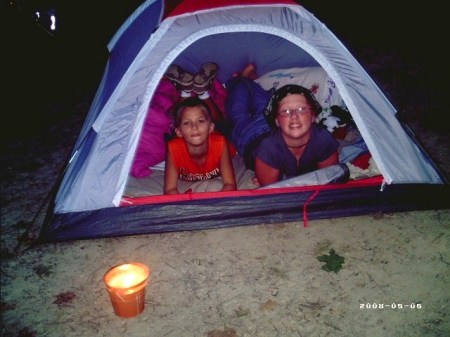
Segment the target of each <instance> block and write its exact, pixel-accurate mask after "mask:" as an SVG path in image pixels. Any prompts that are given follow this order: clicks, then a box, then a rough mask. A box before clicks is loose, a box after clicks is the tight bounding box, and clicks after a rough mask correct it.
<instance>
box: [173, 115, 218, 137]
mask: <svg viewBox="0 0 450 337" xmlns="http://www.w3.org/2000/svg"><path fill="white" fill-rule="evenodd" d="M213 131H214V124H213V123H212V122H211V119H209V118H207V115H206V113H205V112H204V111H203V109H202V108H201V107H198V106H194V107H188V108H186V109H185V110H184V111H183V112H182V114H181V123H180V126H179V127H178V128H176V129H175V133H176V134H177V136H178V137H183V138H184V140H185V141H186V142H187V143H188V144H192V145H200V144H203V143H204V142H206V141H207V140H208V135H209V134H210V133H211V132H213Z"/></svg>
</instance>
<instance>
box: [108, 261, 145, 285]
mask: <svg viewBox="0 0 450 337" xmlns="http://www.w3.org/2000/svg"><path fill="white" fill-rule="evenodd" d="M147 277H148V271H147V270H145V269H143V268H142V267H139V266H136V265H133V264H123V265H120V266H118V267H116V268H114V269H113V270H111V276H110V278H109V279H108V280H107V284H108V285H109V286H110V287H112V288H121V289H126V288H131V287H134V286H136V285H138V284H140V283H142V282H143V281H145V280H146V279H147Z"/></svg>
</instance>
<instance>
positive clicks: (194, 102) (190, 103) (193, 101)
mask: <svg viewBox="0 0 450 337" xmlns="http://www.w3.org/2000/svg"><path fill="white" fill-rule="evenodd" d="M196 106H198V107H200V108H201V109H202V110H203V112H204V114H205V117H206V118H207V119H208V120H211V119H212V115H211V110H210V109H209V106H208V104H206V103H205V101H204V100H202V99H200V98H198V97H189V98H186V99H185V100H183V101H181V102H180V103H178V104H177V105H175V107H174V108H173V110H172V114H173V121H174V125H175V127H176V128H178V127H179V126H180V125H181V118H182V115H183V112H184V110H186V108H192V107H196Z"/></svg>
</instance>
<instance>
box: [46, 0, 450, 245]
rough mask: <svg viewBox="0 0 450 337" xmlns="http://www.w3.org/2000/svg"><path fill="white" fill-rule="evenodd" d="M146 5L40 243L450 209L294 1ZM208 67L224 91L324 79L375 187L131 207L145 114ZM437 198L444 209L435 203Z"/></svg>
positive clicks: (347, 57)
mask: <svg viewBox="0 0 450 337" xmlns="http://www.w3.org/2000/svg"><path fill="white" fill-rule="evenodd" d="M172 3H173V2H172ZM177 3H178V4H177V5H176V6H172V7H173V8H172V7H171V8H168V7H166V6H165V3H164V1H161V0H147V1H145V2H144V3H143V4H142V5H141V6H140V7H139V8H138V9H136V11H135V12H134V13H133V14H132V15H131V16H130V17H129V18H128V19H127V20H126V21H125V22H124V23H123V25H122V26H121V27H120V29H119V30H118V31H117V33H116V34H115V36H114V37H113V38H112V40H111V41H110V43H109V45H108V49H109V52H110V54H109V59H108V62H107V64H106V68H105V71H104V75H103V78H102V80H101V83H100V85H99V88H98V90H97V94H96V96H95V98H94V100H93V103H92V105H91V108H90V111H89V113H88V116H87V118H86V120H85V123H84V125H83V127H82V130H81V132H80V135H79V137H78V139H77V141H76V144H75V146H74V150H73V153H72V156H71V159H70V161H69V163H68V165H67V168H66V170H65V172H64V175H63V177H62V179H61V182H60V185H59V189H58V191H57V194H56V196H55V198H54V201H53V203H52V205H51V207H50V211H49V213H48V216H47V219H46V221H45V223H44V225H43V227H42V230H41V233H40V240H41V241H42V242H51V241H64V240H74V239H89V238H99V237H113V236H123V235H135V234H144V233H158V232H168V231H182V230H194V229H204V228H218V227H229V226H241V225H252V224H259V223H275V222H284V221H294V220H299V219H304V220H305V223H306V221H307V220H308V219H320V218H332V217H344V216H353V215H361V214H370V213H375V212H390V211H405V210H418V209H435V208H447V207H449V201H448V200H450V198H448V196H449V189H448V183H447V182H446V180H445V178H444V177H443V175H442V174H441V173H440V172H439V169H438V168H437V167H436V165H434V163H433V162H432V160H431V159H430V158H429V156H427V154H426V153H425V152H424V150H423V148H421V146H420V145H419V144H418V143H417V141H415V139H414V135H413V134H412V133H411V132H410V131H409V130H408V129H407V128H406V127H405V125H403V124H402V122H401V121H399V119H398V118H397V115H396V109H395V108H394V106H393V105H392V104H391V103H390V102H389V100H388V99H387V98H386V96H385V95H384V94H383V93H382V91H381V90H380V88H379V87H378V86H377V84H376V83H375V82H374V81H373V80H372V79H371V77H370V76H369V75H368V73H367V72H366V71H365V70H364V69H363V67H362V66H361V65H360V64H359V63H358V61H357V60H356V59H355V58H354V57H353V56H352V55H351V53H350V52H349V51H348V50H347V48H346V47H345V46H344V45H343V44H342V43H341V42H340V41H339V39H338V38H337V37H336V36H335V35H334V34H333V33H332V32H331V31H330V30H329V29H328V28H327V27H326V26H325V25H324V24H323V23H322V22H320V21H319V20H318V19H317V18H316V17H315V16H314V15H313V14H311V13H310V12H309V11H308V10H306V9H305V8H304V7H302V6H301V5H299V4H298V3H296V2H294V1H289V0H278V1H269V0H258V1H257V0H246V1H233V0H216V1H209V0H195V1H183V2H182V1H178V2H177ZM211 60H214V61H215V62H217V63H218V64H219V66H220V72H219V74H218V75H217V79H218V80H219V81H221V82H224V81H225V80H226V79H227V78H229V77H230V76H231V74H232V73H233V72H234V71H236V70H237V69H241V68H242V67H243V66H244V65H245V64H247V63H249V62H252V63H254V64H256V65H257V67H258V71H259V72H260V73H262V74H265V73H270V72H273V71H277V70H279V69H291V68H314V67H320V68H321V69H323V70H325V71H326V73H327V74H328V75H329V77H330V78H332V79H333V81H334V84H335V86H336V87H337V89H338V91H339V94H340V97H341V98H342V101H343V102H344V103H345V106H346V107H347V108H348V110H349V111H350V112H351V114H352V117H353V120H354V122H355V124H356V126H357V128H358V130H359V131H360V133H361V135H362V136H363V138H364V141H365V144H366V145H367V148H368V149H369V151H370V154H371V156H372V158H373V160H374V161H375V163H376V165H377V167H378V169H379V171H380V175H379V176H376V177H370V178H366V179H360V180H355V181H349V182H346V183H333V184H325V185H314V184H312V185H311V184H310V185H308V186H276V187H274V188H268V189H246V190H237V191H232V192H205V193H193V194H180V195H175V196H168V195H151V196H147V197H139V198H126V197H124V191H125V189H126V186H127V181H128V177H129V172H130V167H131V165H132V161H133V156H134V153H135V152H136V148H137V146H138V142H139V138H140V135H141V132H142V127H143V124H144V120H145V117H146V113H147V108H148V106H149V104H150V102H151V100H152V98H153V94H154V92H155V90H156V88H157V86H158V83H159V81H160V80H161V78H162V77H163V75H164V73H165V71H166V70H167V68H168V67H169V66H170V65H171V64H172V63H177V64H179V65H180V66H182V67H184V68H186V69H193V68H195V67H197V68H198V67H199V66H200V65H201V64H203V63H205V62H209V61H211ZM437 195H443V196H444V197H439V198H437V197H436V196H437Z"/></svg>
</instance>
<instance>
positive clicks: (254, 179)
mask: <svg viewBox="0 0 450 337" xmlns="http://www.w3.org/2000/svg"><path fill="white" fill-rule="evenodd" d="M252 183H253V185H255V186H257V187H259V181H258V178H256V176H254V177H253V178H252Z"/></svg>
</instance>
